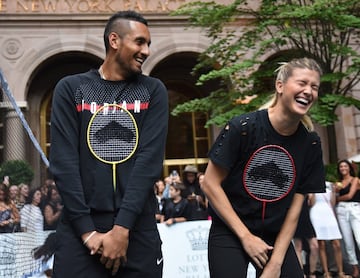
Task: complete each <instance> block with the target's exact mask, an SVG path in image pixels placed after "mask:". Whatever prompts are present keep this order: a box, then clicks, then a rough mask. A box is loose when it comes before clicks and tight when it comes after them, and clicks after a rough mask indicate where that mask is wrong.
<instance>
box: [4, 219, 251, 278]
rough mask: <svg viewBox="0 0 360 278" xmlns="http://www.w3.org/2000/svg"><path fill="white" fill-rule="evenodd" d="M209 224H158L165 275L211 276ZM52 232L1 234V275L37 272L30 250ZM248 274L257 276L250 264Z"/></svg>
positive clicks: (14, 277)
mask: <svg viewBox="0 0 360 278" xmlns="http://www.w3.org/2000/svg"><path fill="white" fill-rule="evenodd" d="M210 224H211V221H209V220H201V221H188V222H183V223H176V224H174V225H171V226H166V225H165V224H158V229H159V232H160V237H161V240H162V242H163V245H162V251H163V259H164V272H163V278H210V275H209V270H208V259H207V241H208V236H209V229H210ZM50 232H53V231H44V232H42V233H36V234H35V233H12V234H0V277H1V278H22V277H27V276H28V275H29V274H30V273H36V272H38V271H39V270H40V269H41V267H42V264H41V262H40V261H39V260H37V261H36V260H34V259H33V258H32V255H31V252H32V250H33V248H35V247H38V246H40V245H42V244H43V243H44V240H45V239H46V237H47V236H48V234H49V233H50ZM229 271H231V270H229ZM247 277H248V278H253V277H255V269H254V268H253V267H252V266H251V265H250V266H249V269H248V276H247Z"/></svg>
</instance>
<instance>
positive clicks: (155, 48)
mask: <svg viewBox="0 0 360 278" xmlns="http://www.w3.org/2000/svg"><path fill="white" fill-rule="evenodd" d="M185 2H189V1H186V0H0V68H1V70H2V72H3V73H4V76H5V77H6V79H7V81H8V83H9V87H10V90H11V92H12V94H13V96H14V97H15V99H16V102H17V104H18V106H19V107H20V108H21V110H22V112H23V114H24V116H25V118H26V120H27V122H28V124H29V126H30V128H31V131H32V133H33V134H34V136H35V138H36V139H37V140H38V142H39V144H40V146H41V148H42V150H43V152H44V153H45V155H48V153H49V146H50V134H49V120H50V111H51V99H52V92H53V89H54V86H55V84H56V83H57V81H58V80H59V79H60V78H62V77H63V76H66V75H69V74H74V73H78V72H84V71H87V70H89V69H90V68H96V67H99V65H100V64H101V62H102V59H103V58H104V57H105V51H104V43H103V30H104V26H105V23H106V21H107V19H108V18H109V16H110V15H111V14H113V13H114V12H116V11H118V10H124V9H133V10H136V11H138V12H141V13H142V14H144V16H145V17H146V19H147V20H148V21H149V27H150V32H151V37H152V44H151V55H150V57H149V58H148V60H147V61H146V63H145V64H144V66H143V71H144V73H145V74H149V75H152V76H155V77H157V78H160V79H161V80H162V81H163V82H164V83H165V85H166V86H167V88H168V93H169V100H170V109H171V108H174V107H175V105H176V104H178V103H182V102H183V101H185V100H189V99H193V98H196V97H202V96H205V95H207V94H209V92H211V91H213V90H214V89H215V88H216V86H218V84H216V83H209V84H207V85H205V86H202V87H199V86H196V85H195V83H196V76H193V75H192V74H191V70H192V68H193V66H194V65H195V64H196V62H197V57H198V55H199V53H201V52H202V51H204V50H205V49H206V48H207V47H208V45H209V43H210V42H209V40H208V38H207V37H206V36H205V35H204V32H202V30H200V29H196V28H186V26H187V21H186V18H184V17H174V16H171V15H169V13H170V12H171V11H173V10H175V9H176V8H178V7H179V6H180V5H181V4H183V3H185ZM218 2H221V3H225V4H226V3H228V2H230V0H225V1H218ZM254 2H256V1H254ZM265 58H266V57H265ZM1 101H2V102H0V113H1V118H0V128H1V136H0V137H1V138H0V162H3V161H5V160H12V159H23V160H26V161H28V162H29V163H30V164H31V165H32V167H33V168H34V169H35V174H36V175H35V179H34V184H37V185H40V184H41V183H42V181H43V180H44V179H45V178H46V177H47V175H48V173H47V170H46V167H45V166H44V163H43V162H42V160H41V157H40V155H39V153H38V152H37V151H36V149H35V148H33V147H32V142H31V141H30V140H29V137H28V134H27V132H26V131H25V130H24V128H23V125H22V123H21V121H20V119H19V117H18V114H17V113H16V112H15V110H14V108H13V107H12V106H11V105H9V104H8V102H6V101H5V98H3V99H2V100H1ZM337 113H339V115H340V121H339V122H338V123H337V124H336V130H337V139H338V140H337V141H338V146H337V147H338V152H339V158H343V157H349V156H352V155H355V154H357V153H358V152H359V149H360V114H359V111H358V110H356V109H354V108H340V109H339V110H338V111H337ZM206 117H207V116H206V115H201V114H197V113H192V114H186V115H183V116H181V117H172V116H171V117H170V127H169V136H168V142H167V147H166V157H165V164H164V174H167V173H168V172H169V171H170V170H172V169H177V170H180V172H181V170H182V169H183V167H184V165H186V164H196V165H198V167H199V169H200V170H204V168H205V165H206V161H207V160H206V153H207V151H208V148H209V146H210V145H211V143H212V142H213V139H214V138H215V136H216V134H217V129H216V128H215V127H214V128H211V129H204V128H203V124H204V122H205V121H206ZM317 130H318V132H319V133H320V135H321V137H322V140H323V144H324V145H326V144H327V138H326V133H325V130H324V129H323V128H321V127H318V128H317ZM324 159H325V162H326V161H327V159H328V157H327V154H326V153H324Z"/></svg>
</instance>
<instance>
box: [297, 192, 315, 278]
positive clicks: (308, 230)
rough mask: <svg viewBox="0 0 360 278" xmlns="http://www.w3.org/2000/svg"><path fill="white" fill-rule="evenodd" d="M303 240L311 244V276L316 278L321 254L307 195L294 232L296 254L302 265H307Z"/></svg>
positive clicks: (310, 277)
mask: <svg viewBox="0 0 360 278" xmlns="http://www.w3.org/2000/svg"><path fill="white" fill-rule="evenodd" d="M303 240H306V241H307V242H308V244H309V251H310V252H309V276H308V277H309V278H316V274H315V271H316V264H317V262H318V257H319V256H318V254H319V245H318V241H317V239H316V233H315V230H314V227H313V225H312V224H311V220H310V207H309V198H308V196H306V197H305V200H304V203H303V206H302V209H301V212H300V216H299V222H298V225H297V229H296V231H295V234H294V240H293V241H294V246H295V251H296V255H297V256H298V259H299V262H300V264H301V267H303V266H304V265H305V263H306V262H304V261H303V256H302V251H303Z"/></svg>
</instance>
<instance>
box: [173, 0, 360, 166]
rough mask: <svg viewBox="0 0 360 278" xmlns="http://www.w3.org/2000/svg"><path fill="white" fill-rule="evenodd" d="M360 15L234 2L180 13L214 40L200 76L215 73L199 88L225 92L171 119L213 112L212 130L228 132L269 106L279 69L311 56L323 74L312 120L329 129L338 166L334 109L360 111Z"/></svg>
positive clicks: (348, 5) (357, 8)
mask: <svg viewBox="0 0 360 278" xmlns="http://www.w3.org/2000/svg"><path fill="white" fill-rule="evenodd" d="M254 2H255V3H258V4H257V6H256V7H254ZM250 4H251V5H250ZM359 14H360V2H359V1H358V0H280V1H277V0H263V1H246V0H235V1H234V2H232V4H229V5H221V4H217V3H215V2H210V3H205V2H192V3H189V4H186V5H184V6H182V7H181V8H180V9H178V10H177V11H176V12H175V13H174V15H187V16H188V17H189V22H190V26H193V27H202V28H203V29H204V30H205V32H206V35H207V36H208V37H209V38H210V39H211V44H210V46H209V47H208V49H207V50H206V51H205V52H204V53H202V54H201V55H200V59H199V63H198V64H197V66H196V67H195V68H194V71H197V70H199V69H204V68H209V67H211V69H212V70H209V71H207V72H206V73H205V74H202V75H201V76H200V78H199V80H198V83H199V84H202V83H203V82H206V81H208V80H210V79H214V78H221V79H222V80H224V86H223V89H221V90H217V91H214V92H211V94H210V95H209V96H208V97H205V98H202V99H195V100H192V101H190V102H187V103H184V104H180V105H178V106H177V107H176V108H175V109H174V110H173V111H172V114H173V115H178V114H179V113H182V112H190V111H203V112H209V114H210V119H209V122H208V123H207V125H210V124H215V125H223V124H224V123H225V122H226V121H227V120H228V119H230V118H231V117H233V116H234V115H237V114H241V113H245V112H248V111H252V110H255V109H257V108H258V107H259V106H260V105H261V104H262V103H264V101H265V100H267V99H268V96H269V94H270V93H271V94H272V93H273V85H272V84H273V77H274V76H273V75H274V70H275V69H276V68H277V67H278V62H285V61H287V60H289V59H291V58H293V57H297V56H308V57H312V58H314V59H315V60H317V61H318V62H319V63H320V64H321V66H322V68H323V71H324V75H323V77H322V84H321V90H320V98H319V101H318V103H317V104H316V105H315V106H314V107H313V108H312V110H311V117H312V119H313V120H314V121H315V122H317V123H319V124H320V125H323V126H327V131H328V140H329V154H330V162H335V161H336V160H337V150H336V141H335V140H336V137H335V129H334V123H335V121H337V120H338V118H337V116H336V114H335V110H336V108H337V107H338V106H339V105H345V106H350V105H354V106H355V107H357V108H360V101H359V100H357V99H355V98H353V97H352V94H351V93H352V91H353V89H354V87H355V86H356V85H357V84H358V83H359V81H360V79H359V76H360V52H359V41H360V17H359ZM239 26H241V28H239ZM269 53H273V55H270V56H272V57H271V59H268V60H267V61H264V56H268V54H269ZM249 96H256V97H255V98H249ZM246 98H248V99H249V100H251V101H250V102H248V101H247V99H246ZM243 100H245V101H243Z"/></svg>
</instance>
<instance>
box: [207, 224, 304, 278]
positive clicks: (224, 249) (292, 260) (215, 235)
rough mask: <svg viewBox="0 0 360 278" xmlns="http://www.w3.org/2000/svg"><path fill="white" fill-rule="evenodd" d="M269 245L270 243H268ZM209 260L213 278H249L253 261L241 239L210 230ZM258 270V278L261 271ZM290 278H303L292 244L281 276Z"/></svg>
mask: <svg viewBox="0 0 360 278" xmlns="http://www.w3.org/2000/svg"><path fill="white" fill-rule="evenodd" d="M268 244H269V243H268ZM208 260H209V271H210V277H211V278H239V277H247V269H248V265H249V263H251V259H250V257H249V256H248V254H247V253H246V252H245V250H244V249H243V247H242V245H241V244H240V241H239V239H238V238H237V237H236V236H235V235H234V234H233V233H232V232H231V231H230V230H228V229H226V228H224V229H220V230H219V229H216V231H214V228H213V227H212V228H211V229H210V235H209V244H208ZM253 265H254V267H255V269H256V277H259V276H260V274H261V269H258V268H257V267H256V266H255V264H253ZM280 277H284V278H285V277H289V278H303V277H304V274H303V270H302V269H301V266H300V263H299V260H298V258H297V256H296V252H295V249H294V246H293V245H292V244H290V246H289V249H288V250H287V253H286V255H285V259H284V262H283V265H282V267H281V276H280Z"/></svg>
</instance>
